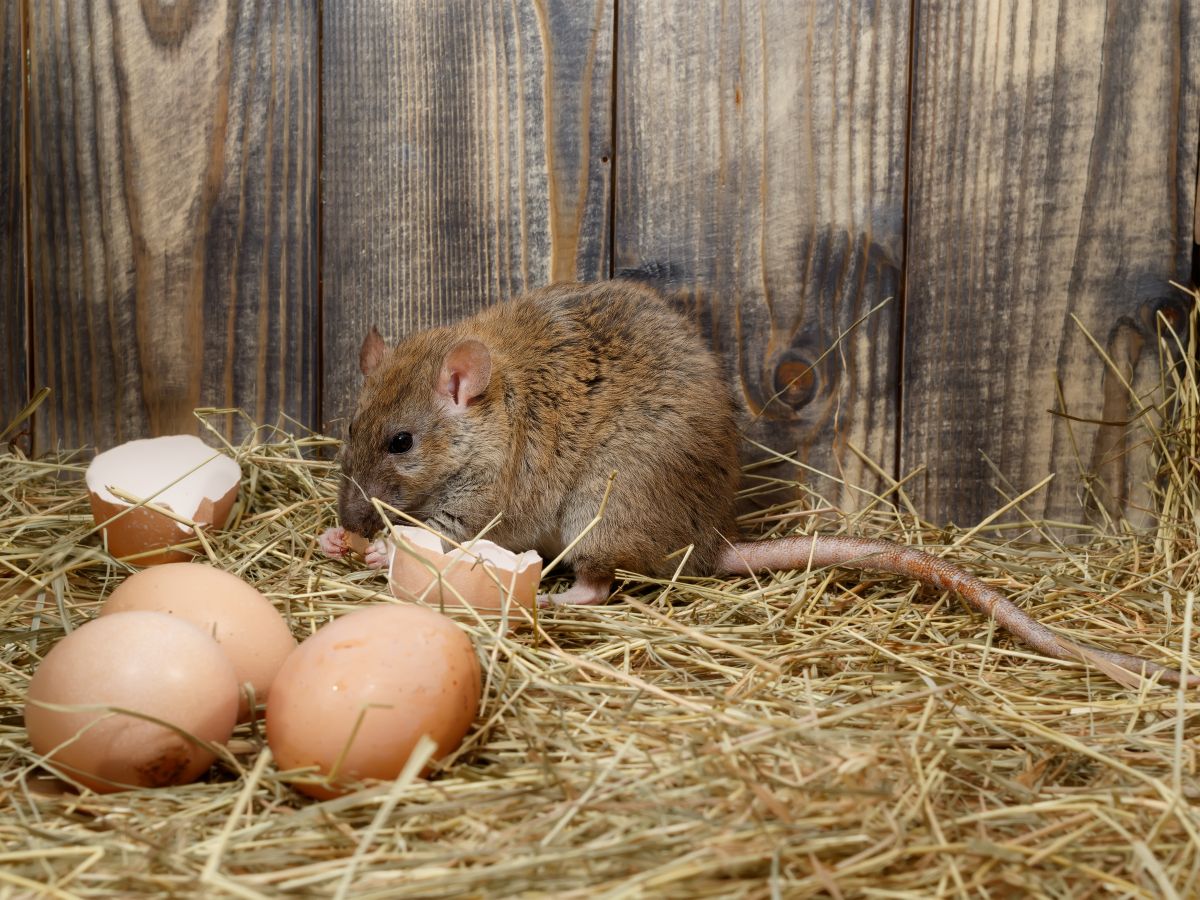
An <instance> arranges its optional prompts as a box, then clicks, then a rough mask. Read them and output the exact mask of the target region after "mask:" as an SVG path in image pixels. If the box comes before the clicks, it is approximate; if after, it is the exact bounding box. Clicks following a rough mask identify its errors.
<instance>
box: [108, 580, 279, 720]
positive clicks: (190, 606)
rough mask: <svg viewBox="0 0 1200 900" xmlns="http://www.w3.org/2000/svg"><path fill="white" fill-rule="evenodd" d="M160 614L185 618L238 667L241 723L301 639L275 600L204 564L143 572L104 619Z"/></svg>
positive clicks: (113, 599) (118, 593) (120, 588)
mask: <svg viewBox="0 0 1200 900" xmlns="http://www.w3.org/2000/svg"><path fill="white" fill-rule="evenodd" d="M138 609H141V610H156V611H158V612H164V613H170V614H172V615H176V616H179V617H180V618H181V619H184V620H186V621H188V622H191V623H192V624H194V625H197V626H199V627H200V629H201V630H202V631H203V632H204V633H205V634H208V635H210V636H211V637H213V638H214V639H215V640H216V642H217V643H218V644H220V645H221V649H222V650H224V651H225V653H226V655H228V656H229V661H230V662H232V663H233V670H234V674H235V675H236V676H237V682H238V685H239V688H241V689H240V690H239V691H238V693H239V701H238V719H239V720H240V721H243V722H245V721H247V720H249V718H250V693H249V692H248V691H246V690H245V689H244V685H246V684H247V683H249V684H250V686H251V687H252V688H253V694H254V697H255V699H256V700H257V701H258V702H259V703H262V702H264V701H265V700H266V699H267V696H268V692H269V691H270V688H271V682H272V681H274V680H275V673H276V672H278V671H279V667H280V666H282V665H283V661H284V660H285V659H287V657H288V654H289V653H291V652H292V651H293V650H295V649H296V639H295V638H294V637H292V632H291V630H290V629H289V628H288V626H287V623H286V622H285V621H284V620H283V616H281V615H280V614H279V613H278V611H277V610H276V609H275V607H274V606H272V605H271V601H270V600H268V599H267V598H266V597H264V596H263V595H262V594H260V593H259V592H258V591H257V590H255V589H254V587H252V586H251V585H249V584H247V583H246V582H245V581H243V580H242V579H241V578H238V577H237V576H236V575H233V574H231V573H229V572H223V571H222V570H220V569H217V568H214V567H212V566H207V565H203V564H201V563H188V562H181V563H167V564H166V565H161V566H154V567H152V568H149V569H143V570H142V571H141V572H137V573H135V574H133V575H130V576H129V577H128V578H126V579H125V580H124V581H123V582H121V583H120V584H119V585H117V587H116V589H115V590H114V591H113V592H112V593H111V594H110V595H109V597H108V599H107V600H106V601H105V602H104V605H103V606H102V607H100V615H102V616H104V615H110V614H112V613H119V612H128V611H130V610H138Z"/></svg>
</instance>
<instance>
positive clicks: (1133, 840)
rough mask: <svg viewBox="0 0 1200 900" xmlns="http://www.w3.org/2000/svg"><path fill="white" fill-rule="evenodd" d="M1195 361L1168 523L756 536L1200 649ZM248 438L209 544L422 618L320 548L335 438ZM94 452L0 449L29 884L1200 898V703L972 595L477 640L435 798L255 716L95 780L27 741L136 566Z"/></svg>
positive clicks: (751, 598)
mask: <svg viewBox="0 0 1200 900" xmlns="http://www.w3.org/2000/svg"><path fill="white" fill-rule="evenodd" d="M1172 341H1174V343H1175V344H1176V346H1175V347H1174V350H1175V351H1178V352H1171V351H1172V348H1171V347H1170V346H1169V345H1170V344H1171V342H1172ZM1164 346H1165V347H1166V350H1165V351H1164V359H1165V360H1167V363H1166V364H1164V366H1163V372H1164V375H1163V390H1162V391H1161V392H1160V394H1161V396H1160V397H1158V399H1157V405H1156V406H1155V407H1154V408H1153V409H1152V410H1151V411H1150V412H1151V414H1149V415H1146V416H1143V417H1142V419H1143V421H1145V422H1147V423H1150V426H1151V430H1150V433H1149V435H1148V440H1151V441H1153V442H1154V445H1155V448H1156V457H1155V458H1156V459H1157V460H1158V463H1159V466H1160V476H1161V477H1159V479H1158V480H1157V482H1156V484H1155V492H1156V495H1157V497H1158V499H1159V504H1158V505H1159V510H1158V511H1159V522H1160V525H1159V527H1158V530H1157V531H1156V532H1154V533H1150V534H1145V533H1143V534H1133V533H1100V532H1099V531H1097V532H1095V533H1093V534H1091V535H1090V536H1089V539H1088V540H1087V541H1085V542H1078V541H1076V542H1073V543H1071V544H1070V545H1066V544H1064V543H1062V542H1060V541H1059V540H1058V539H1057V537H1056V535H1055V534H1053V533H1051V531H1050V530H1049V529H1043V528H1040V527H1039V526H1038V525H1037V523H1029V522H1025V524H1024V528H1023V530H1021V531H1019V532H1012V533H1010V532H1004V531H997V530H990V531H989V530H982V529H981V530H977V531H974V532H972V533H970V534H965V533H954V532H946V531H939V530H935V529H933V528H931V527H929V526H928V525H926V524H925V523H922V522H920V521H919V520H918V519H916V518H915V517H914V516H912V515H911V514H909V513H906V512H904V507H903V506H898V505H894V504H890V503H887V502H880V503H876V504H873V505H871V506H870V507H869V508H868V509H867V510H866V511H863V512H860V513H857V514H854V515H842V514H839V513H837V511H836V510H832V509H831V508H830V506H829V504H827V503H825V502H824V501H822V500H821V498H819V497H815V496H813V495H811V494H808V495H803V496H802V499H800V500H797V501H795V502H794V503H792V504H790V505H789V507H788V508H787V509H784V510H781V509H774V510H771V511H769V513H768V514H766V515H762V516H759V517H758V519H757V520H756V521H757V523H758V525H759V526H760V527H764V528H765V530H768V531H769V530H771V527H770V526H769V525H768V524H767V523H774V524H773V528H774V529H775V530H776V531H779V530H783V529H784V528H785V527H795V525H796V523H797V522H801V523H803V527H812V526H813V525H814V523H815V521H816V520H818V519H819V520H820V527H821V528H822V529H823V530H827V531H839V530H841V531H847V532H853V533H857V534H868V535H874V536H880V537H887V538H890V539H893V540H897V541H901V542H904V543H910V544H921V545H923V546H925V547H926V548H927V549H930V550H932V551H933V552H941V551H943V550H944V551H945V552H946V555H948V556H950V557H952V558H954V559H956V560H958V561H960V562H962V563H963V564H964V565H966V566H968V567H969V568H971V569H972V570H974V571H975V572H977V573H979V574H980V575H982V576H983V577H984V578H986V579H987V580H989V581H990V582H992V583H993V584H995V585H996V586H998V587H999V588H1001V589H1003V590H1004V591H1005V592H1007V593H1008V594H1009V595H1010V596H1012V597H1013V598H1014V600H1015V601H1016V602H1017V603H1019V604H1020V605H1022V606H1023V607H1025V608H1026V609H1027V610H1029V611H1030V612H1031V613H1032V614H1034V615H1035V616H1037V617H1038V618H1040V619H1042V620H1043V621H1044V622H1046V623H1047V624H1049V625H1051V626H1052V627H1054V628H1056V629H1058V630H1059V631H1060V632H1061V633H1063V634H1064V635H1066V636H1068V637H1071V638H1074V639H1076V640H1080V641H1086V642H1088V643H1092V644H1099V645H1102V646H1111V647H1113V648H1117V649H1123V650H1127V651H1132V652H1136V653H1140V654H1143V655H1146V656H1149V657H1150V658H1153V659H1158V660H1161V661H1165V662H1168V663H1170V664H1172V665H1175V666H1179V665H1181V664H1183V665H1187V651H1188V647H1189V643H1190V641H1191V640H1192V636H1191V633H1190V630H1189V623H1190V616H1191V594H1190V592H1191V591H1193V590H1194V589H1195V587H1196V585H1197V582H1198V577H1197V562H1196V560H1197V553H1196V544H1195V534H1196V523H1197V521H1198V517H1200V492H1198V491H1197V489H1196V487H1195V485H1194V469H1195V467H1196V465H1197V461H1198V460H1200V450H1198V448H1197V446H1196V445H1197V441H1198V438H1197V429H1198V423H1200V418H1197V416H1198V414H1200V410H1198V409H1197V406H1198V403H1197V392H1196V379H1195V373H1194V371H1193V370H1192V367H1191V363H1190V360H1191V359H1193V358H1194V353H1193V350H1194V347H1193V346H1191V343H1190V341H1189V340H1188V339H1186V338H1174V337H1171V338H1169V339H1167V340H1165V341H1164ZM228 413H229V411H210V413H209V414H207V415H206V416H205V417H204V420H205V421H207V419H208V418H211V417H212V416H213V415H214V414H219V415H227V414H228ZM213 433H214V435H215V434H216V431H215V430H214V432H213ZM230 449H231V451H232V452H234V453H235V454H236V456H237V459H238V460H239V462H240V463H241V464H242V466H243V471H244V472H245V476H246V480H245V482H244V490H243V497H242V501H241V502H242V505H241V508H240V511H239V512H238V513H237V516H238V518H237V520H236V522H235V524H234V526H233V527H231V528H230V529H228V530H227V531H224V532H219V533H217V532H214V533H212V534H211V535H209V536H208V538H207V541H206V542H205V544H204V545H203V546H201V545H199V544H197V546H196V549H197V552H198V553H200V554H201V555H202V556H207V557H208V558H209V559H210V560H211V561H212V562H213V563H214V564H216V565H218V566H220V567H222V568H224V569H227V570H229V571H231V572H235V573H237V574H238V575H241V576H243V577H245V578H247V579H248V580H249V581H251V582H252V583H254V584H256V585H257V586H258V587H259V589H260V590H261V591H262V592H263V593H265V594H266V595H267V596H268V597H269V598H270V599H271V600H272V601H273V602H274V603H275V604H276V605H277V607H278V608H279V610H280V611H281V612H282V613H283V614H284V615H285V616H286V617H287V619H288V621H289V622H290V623H291V625H292V627H293V629H294V631H295V633H296V635H297V637H299V638H303V637H305V636H306V635H308V634H311V633H312V632H313V631H314V630H315V629H316V628H318V627H319V626H321V625H322V624H323V623H325V622H328V621H330V620H331V619H332V618H333V617H335V616H337V615H339V614H341V613H343V612H345V611H348V610H351V609H354V608H355V607H358V606H360V605H361V604H364V603H384V602H394V601H392V600H391V598H390V597H388V596H387V594H386V585H385V584H384V581H383V578H382V576H381V575H379V574H378V573H375V572H370V571H365V570H362V569H359V568H357V567H355V566H354V565H352V564H348V563H345V562H337V561H331V560H328V559H324V558H322V557H321V556H320V555H319V554H318V553H317V551H316V543H315V539H316V536H317V535H318V534H319V533H320V532H321V531H322V530H323V529H324V528H325V527H327V526H329V525H330V524H333V521H334V515H335V513H334V495H335V490H336V472H335V471H334V466H333V464H332V463H331V462H330V460H331V458H332V455H333V454H332V451H334V450H335V449H336V444H335V442H334V441H332V440H330V439H328V438H324V437H321V436H317V435H310V436H307V437H294V436H289V435H288V434H286V433H284V432H282V431H275V430H266V429H257V430H255V431H254V433H253V436H252V437H251V438H250V439H248V440H247V441H245V442H244V443H243V444H241V445H239V446H236V447H230ZM86 461H87V459H86V457H85V456H83V455H77V454H63V455H59V456H57V457H54V458H47V459H37V460H34V459H28V458H25V457H24V456H23V455H22V454H21V453H20V452H19V451H15V450H11V451H9V452H7V453H6V454H4V455H2V456H0V610H2V615H3V628H4V642H3V648H2V650H0V659H2V662H0V796H2V803H3V809H4V813H3V815H2V816H0V893H3V894H4V895H6V896H7V895H27V894H37V893H43V892H44V893H46V894H49V895H53V896H82V897H87V896H112V895H129V894H150V895H166V894H171V895H175V894H180V895H195V896H223V895H230V896H245V897H252V896H270V895H277V894H301V895H306V896H308V895H312V896H326V895H333V896H351V895H352V896H355V897H371V896H387V897H407V896H413V897H432V896H437V897H447V896H469V897H481V896H530V897H538V896H541V897H605V896H613V897H616V896H655V897H660V896H661V897H676V896H677V897H688V898H692V897H710V896H711V897H717V896H719V897H781V896H789V897H803V896H810V895H815V896H830V897H852V896H872V897H899V896H914V897H917V896H919V897H927V896H938V895H942V894H955V895H961V894H978V895H987V896H997V895H998V896H1018V895H1037V896H1061V897H1088V896H1093V895H1108V894H1112V893H1115V894H1116V895H1119V896H1138V897H1140V896H1189V895H1192V896H1194V895H1195V894H1196V893H1197V891H1198V890H1200V884H1198V877H1200V874H1198V873H1200V853H1198V850H1200V815H1197V812H1196V811H1195V810H1194V809H1193V807H1192V802H1193V800H1194V799H1195V798H1196V797H1197V794H1198V791H1200V786H1198V784H1197V779H1196V765H1197V759H1196V756H1197V753H1196V744H1195V740H1194V737H1195V732H1196V725H1197V723H1196V714H1197V710H1198V707H1197V703H1196V700H1195V698H1194V697H1191V696H1188V695H1187V694H1186V693H1184V692H1181V691H1177V690H1175V689H1168V688H1165V687H1160V686H1157V685H1150V684H1146V685H1143V686H1141V687H1140V688H1137V689H1132V688H1129V687H1125V686H1122V685H1119V684H1116V683H1113V682H1111V681H1110V680H1109V679H1107V678H1106V677H1104V676H1103V675H1102V674H1100V673H1098V672H1095V671H1089V670H1088V669H1086V668H1085V667H1084V666H1083V665H1081V664H1076V663H1061V662H1055V661H1051V660H1046V659H1041V658H1038V657H1037V656H1036V655H1035V654H1033V653H1031V652H1029V651H1028V650H1026V649H1025V648H1024V647H1022V646H1021V645H1019V644H1017V643H1016V642H1014V641H1013V640H1012V639H1011V638H1009V637H1008V636H1007V635H1005V634H1003V633H999V632H997V631H996V630H995V628H994V627H993V626H992V624H991V623H990V622H988V621H986V620H984V619H982V618H981V617H979V616H977V615H974V614H972V613H970V612H969V611H967V610H966V608H965V607H964V606H963V604H961V603H960V602H959V601H957V600H956V599H955V598H953V597H949V596H944V595H938V594H937V593H936V592H932V591H929V590H927V589H922V588H919V587H918V586H915V585H913V584H910V583H907V582H905V581H903V580H899V579H894V578H882V577H864V576H861V575H849V574H846V573H840V572H836V571H815V572H793V573H784V574H781V575H779V576H775V577H759V578H757V579H747V578H741V579H724V580H718V579H692V580H671V581H653V580H649V579H646V578H642V577H639V576H636V575H633V574H629V575H626V576H624V577H623V580H622V583H621V590H620V593H619V594H618V595H617V596H616V597H615V598H614V600H613V602H611V603H610V604H609V605H608V606H605V607H601V608H562V609H554V610H551V611H549V612H547V613H545V614H543V615H542V616H541V617H540V618H539V620H538V622H537V624H536V626H535V627H533V628H525V629H522V630H519V631H516V632H509V633H501V630H500V629H497V628H494V627H492V626H491V625H489V623H487V622H484V621H476V622H474V623H465V624H464V627H466V628H467V629H468V631H469V632H470V634H471V636H472V638H473V639H474V641H475V644H476V647H477V648H478V653H479V656H480V659H481V661H482V663H483V665H484V669H485V674H486V688H485V696H484V698H483V705H482V708H481V712H480V715H479V717H478V720H477V724H476V728H475V729H474V731H473V732H472V733H471V734H470V735H469V736H468V739H467V740H466V742H465V743H464V745H463V746H462V747H461V748H460V749H459V750H458V751H457V752H456V753H454V754H453V755H452V756H451V757H449V758H448V759H447V760H445V761H444V762H443V764H442V765H441V767H440V769H439V771H438V772H437V773H436V774H435V776H434V777H433V778H431V779H430V780H428V781H421V780H417V781H408V780H402V781H398V782H396V783H395V784H384V785H378V786H374V787H370V788H368V789H365V790H363V791H360V792H357V793H354V794H351V795H348V796H345V797H342V798H340V799H336V800H332V801H327V802H315V801H313V800H310V799H308V798H306V797H304V796H302V795H300V794H299V793H297V792H296V791H295V790H294V789H293V788H292V787H291V785H290V778H289V776H288V775H287V774H286V773H281V772H279V771H278V770H277V769H276V767H275V766H274V765H273V763H272V762H271V760H270V757H269V753H268V752H267V751H266V748H265V741H264V737H263V731H262V728H261V724H260V723H250V724H248V725H243V726H239V729H238V731H237V732H236V733H235V739H234V741H233V742H232V743H231V745H230V748H229V750H230V752H229V753H228V754H226V756H225V757H224V758H223V759H222V760H220V761H219V762H218V764H217V765H216V766H215V767H214V768H213V770H212V771H211V772H210V773H209V774H208V776H207V777H206V778H205V779H204V780H203V781H201V782H199V783H197V784H192V785H187V786H183V787H176V788H171V789H158V790H146V791H137V792H125V793H118V794H110V795H96V794H93V793H90V792H87V791H84V792H76V791H73V790H64V789H63V785H62V784H61V783H60V782H57V781H55V780H54V779H52V778H50V777H49V776H48V775H47V774H46V770H45V768H44V767H43V766H41V765H40V764H39V759H38V757H37V756H36V755H35V754H34V753H33V751H32V750H31V749H30V747H29V744H28V742H27V740H26V737H25V733H24V730H23V728H22V719H21V711H22V705H23V698H24V693H25V688H26V685H27V683H28V680H29V678H30V676H31V674H32V673H33V671H34V669H35V668H36V666H37V664H38V661H39V659H41V658H42V656H44V654H45V653H46V652H47V650H48V649H49V647H51V646H52V645H53V643H54V642H55V640H56V639H57V638H59V637H60V636H61V635H62V634H63V633H64V632H65V631H67V630H69V629H71V628H73V627H77V626H78V625H80V624H81V623H83V622H84V621H86V620H87V619H89V618H90V617H92V616H93V615H94V614H95V612H96V610H97V608H98V606H99V604H100V602H101V601H102V600H103V599H104V598H105V597H106V596H107V595H108V593H109V592H110V591H111V589H112V588H113V587H114V586H115V585H116V584H117V583H118V582H119V581H120V580H121V579H122V578H123V577H125V576H126V575H127V574H129V569H128V568H127V567H126V566H125V565H123V564H121V563H118V562H116V561H114V560H113V559H112V557H111V556H109V555H108V554H107V553H106V552H105V551H104V549H103V547H102V546H101V543H100V541H99V539H98V538H97V536H96V535H95V534H94V533H92V532H93V529H92V521H91V517H90V513H89V509H88V504H87V499H86V496H85V492H84V490H83V487H82V482H81V478H82V473H83V469H84V467H85V465H86ZM898 495H899V492H897V494H895V495H894V496H898ZM814 510H816V511H823V512H821V514H820V515H816V516H814V515H810V514H811V513H813V511H814ZM781 513H783V514H782V515H781Z"/></svg>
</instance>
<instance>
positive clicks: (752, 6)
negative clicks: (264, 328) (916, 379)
mask: <svg viewBox="0 0 1200 900" xmlns="http://www.w3.org/2000/svg"><path fill="white" fill-rule="evenodd" d="M908 31H909V13H908V10H907V9H906V8H905V7H904V6H903V5H901V4H878V3H871V2H858V0H846V2H824V0H821V2H818V0H811V2H799V3H797V2H783V0H756V2H747V3H744V4H732V5H730V4H699V5H697V4H693V3H691V2H688V0H672V2H662V3H643V4H630V5H624V6H622V7H621V8H620V23H619V38H618V47H619V53H618V55H619V71H618V85H617V127H616V131H617V153H616V162H617V169H616V173H617V178H616V185H615V188H614V190H615V199H614V208H615V213H614V218H615V238H614V244H615V251H616V253H615V256H616V267H617V268H618V269H621V268H627V267H639V266H650V267H651V268H652V269H654V270H657V271H659V272H663V273H666V274H667V276H668V282H669V287H671V288H672V289H673V291H672V292H673V293H676V295H677V296H678V297H679V298H680V299H681V300H682V301H683V302H686V303H687V304H689V305H690V307H691V309H692V312H693V313H694V315H695V316H696V318H697V320H698V321H699V322H700V323H701V324H702V327H704V328H705V329H706V330H707V332H708V334H709V336H710V338H711V341H712V343H713V345H714V346H715V347H716V348H717V349H718V350H719V351H720V352H721V353H722V354H723V355H724V356H725V358H726V359H727V360H728V362H729V365H730V368H731V370H732V373H733V377H734V382H735V385H736V388H737V390H738V392H739V394H740V395H741V397H742V398H743V399H744V401H745V404H746V406H747V408H748V409H749V411H750V414H751V416H752V421H751V424H750V425H749V427H748V433H749V435H750V436H751V437H752V438H753V439H755V440H757V441H760V442H761V443H763V444H766V445H768V446H770V447H772V448H773V449H775V450H777V451H780V452H794V453H795V454H796V455H797V457H798V458H799V459H800V460H801V461H802V462H803V463H805V464H806V465H808V466H812V467H815V468H816V469H820V470H823V471H826V472H830V473H832V474H833V475H835V476H837V477H840V478H844V479H845V480H846V482H847V484H848V485H861V486H865V487H868V488H872V487H875V486H876V478H875V477H874V475H873V474H872V473H871V470H870V469H869V468H868V467H866V466H865V465H864V464H863V463H862V461H861V460H860V458H859V456H858V454H857V453H856V452H855V451H856V450H857V451H861V452H862V453H863V454H865V455H866V456H867V457H869V458H870V459H872V460H874V461H875V462H876V463H878V464H879V465H880V466H882V467H883V469H884V470H885V471H890V470H892V468H893V467H894V463H895V447H896V434H895V428H896V389H895V384H896V379H897V377H898V375H897V373H898V365H899V362H898V355H897V354H898V348H899V337H898V331H897V328H898V323H899V308H898V301H897V299H896V294H897V291H898V290H899V287H900V281H901V271H902V265H903V252H904V250H903V227H904V216H903V198H904V168H905V130H906V110H907V83H908ZM889 298H890V302H888V303H887V305H885V306H883V307H882V308H881V309H876V310H875V311H874V312H871V310H872V309H874V308H875V307H877V306H879V305H880V304H881V303H883V302H884V301H886V300H889ZM868 313H870V315H869V316H868ZM863 317H866V319H865V321H863V322H862V323H860V324H859V325H858V326H857V327H853V326H854V324H855V323H856V322H857V321H858V320H859V319H862V318H863ZM789 385H790V387H789ZM749 452H750V454H751V455H752V456H761V455H762V454H761V452H760V451H757V450H753V449H751V450H750V451H749ZM789 474H792V475H799V476H800V477H801V478H802V479H810V478H811V477H812V476H811V475H810V474H808V473H806V471H805V470H803V469H799V470H794V471H792V472H790V473H789ZM818 486H819V487H820V488H821V489H822V490H823V491H824V492H826V493H827V495H828V496H829V497H830V499H833V500H834V501H835V502H838V503H841V504H844V505H846V506H847V507H852V506H856V505H860V504H861V503H862V502H863V499H864V498H863V495H862V494H860V493H858V492H857V491H856V490H855V489H854V488H852V487H847V486H842V487H838V486H836V485H829V484H820V485H818Z"/></svg>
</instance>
